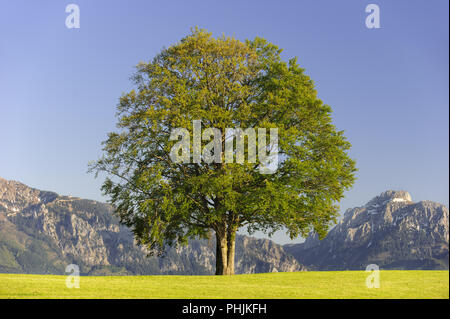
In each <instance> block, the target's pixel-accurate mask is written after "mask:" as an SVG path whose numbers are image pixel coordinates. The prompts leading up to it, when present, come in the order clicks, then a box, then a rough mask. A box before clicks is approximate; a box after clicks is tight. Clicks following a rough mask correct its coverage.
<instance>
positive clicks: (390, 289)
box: [0, 270, 449, 299]
mask: <svg viewBox="0 0 450 319" xmlns="http://www.w3.org/2000/svg"><path fill="white" fill-rule="evenodd" d="M368 274H369V273H367V272H364V271H326V272H297V273H270V274H252V275H235V276H104V277H103V276H102V277H100V276H99V277H81V278H80V288H79V289H76V288H72V289H69V288H67V287H66V282H65V281H66V276H53V275H16V274H0V298H161V299H162V298H189V299H197V298H332V299H335V298H447V299H448V298H449V272H448V271H387V270H386V271H384V270H382V271H380V288H371V289H369V288H367V287H366V284H365V281H366V277H367V276H368Z"/></svg>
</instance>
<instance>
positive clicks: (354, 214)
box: [286, 190, 449, 270]
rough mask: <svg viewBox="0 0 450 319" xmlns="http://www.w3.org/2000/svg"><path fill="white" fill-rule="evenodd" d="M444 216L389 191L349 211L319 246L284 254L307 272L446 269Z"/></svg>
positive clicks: (311, 241)
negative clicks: (376, 267) (372, 268)
mask: <svg viewBox="0 0 450 319" xmlns="http://www.w3.org/2000/svg"><path fill="white" fill-rule="evenodd" d="M448 219H449V211H448V208H447V207H445V206H444V205H442V204H439V203H434V202H430V201H421V202H419V203H414V202H413V201H412V198H411V195H410V194H409V193H408V192H406V191H393V190H389V191H386V192H383V193H381V194H380V195H378V196H376V197H374V198H373V199H372V200H371V201H369V202H368V203H367V204H366V205H364V206H361V207H355V208H351V209H348V210H347V211H346V212H345V215H344V218H343V219H342V220H341V221H340V222H339V223H338V224H337V225H336V226H335V227H334V228H333V229H331V230H330V232H329V233H328V235H327V236H326V238H324V239H323V240H319V239H318V238H317V236H316V235H315V234H312V235H311V236H309V237H308V238H307V239H306V241H305V242H304V243H302V244H298V245H290V246H286V250H287V251H288V252H290V253H292V254H293V255H295V256H296V257H297V259H298V260H299V262H301V263H304V264H305V265H306V266H307V267H308V266H309V267H311V266H312V267H316V268H318V269H321V270H325V269H334V270H336V269H363V268H364V267H365V266H364V265H368V264H371V263H375V264H378V265H380V266H381V265H383V266H385V267H388V268H403V269H417V268H422V269H448V252H449V243H448V240H449V226H448Z"/></svg>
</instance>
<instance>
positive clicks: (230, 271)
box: [227, 226, 236, 275]
mask: <svg viewBox="0 0 450 319" xmlns="http://www.w3.org/2000/svg"><path fill="white" fill-rule="evenodd" d="M235 247H236V229H235V227H233V226H229V227H228V230H227V248H228V249H227V263H228V264H227V275H234V255H235Z"/></svg>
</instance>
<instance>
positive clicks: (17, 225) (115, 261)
mask: <svg viewBox="0 0 450 319" xmlns="http://www.w3.org/2000/svg"><path fill="white" fill-rule="evenodd" d="M214 237H215V236H212V238H211V239H210V240H206V239H201V240H200V239H192V240H190V241H189V244H188V245H187V246H178V247H167V250H166V254H165V255H164V256H163V257H156V256H150V257H148V256H147V253H146V251H145V249H144V248H142V247H139V246H137V245H136V244H135V241H134V239H133V234H132V232H131V231H130V229H128V228H127V227H126V226H123V225H121V224H120V223H119V222H118V220H117V219H116V218H115V216H114V214H113V208H112V207H111V206H110V205H108V204H105V203H101V202H98V201H93V200H86V199H81V198H76V197H71V196H60V195H58V194H57V193H54V192H48V191H41V190H38V189H34V188H31V187H28V186H26V185H24V184H22V183H20V182H16V181H7V180H5V179H2V178H0V273H36V274H64V273H65V268H66V266H67V265H69V264H77V265H78V266H79V267H80V270H81V273H82V274H84V275H155V274H184V275H193V274H196V275H209V274H213V273H214V271H215V239H214ZM448 243H449V230H448V208H447V207H445V206H444V205H441V204H438V203H434V202H429V201H423V202H419V203H414V202H413V201H412V199H411V196H410V195H409V194H408V193H407V192H403V191H387V192H384V193H382V194H381V195H379V196H376V197H375V198H374V199H372V200H371V201H370V202H369V203H367V204H366V205H364V206H362V207H356V208H353V209H349V210H347V211H346V213H345V215H344V217H343V219H342V220H341V221H340V222H339V223H338V224H337V225H336V226H335V227H334V228H332V229H331V230H330V232H329V233H328V235H327V236H326V237H325V238H324V239H323V240H319V239H318V238H317V235H315V234H311V235H310V236H309V237H308V238H307V239H306V241H305V242H304V243H301V244H288V245H284V246H282V245H278V244H276V243H274V242H273V241H271V240H269V239H257V238H253V237H249V236H244V235H238V236H237V239H236V260H235V263H236V265H235V267H236V273H238V274H239V273H241V274H242V273H261V272H277V271H283V272H289V271H304V270H346V269H358V270H364V269H365V267H366V266H367V265H368V264H377V265H379V266H380V268H385V269H448V265H449V262H448V256H449V253H448V251H449V244H448Z"/></svg>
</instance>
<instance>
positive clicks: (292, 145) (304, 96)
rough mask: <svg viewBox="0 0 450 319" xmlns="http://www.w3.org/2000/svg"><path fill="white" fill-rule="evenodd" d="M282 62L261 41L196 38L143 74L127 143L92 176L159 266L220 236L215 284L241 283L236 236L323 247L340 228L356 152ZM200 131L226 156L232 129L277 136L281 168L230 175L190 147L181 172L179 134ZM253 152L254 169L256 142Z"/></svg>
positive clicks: (111, 150) (125, 126)
mask: <svg viewBox="0 0 450 319" xmlns="http://www.w3.org/2000/svg"><path fill="white" fill-rule="evenodd" d="M280 53H281V49H279V48H278V47H277V46H275V45H273V44H271V43H269V42H267V41H266V40H264V39H262V38H256V39H254V40H253V41H249V40H246V41H245V42H241V41H239V40H237V39H234V38H229V37H224V36H223V37H220V38H214V37H212V35H211V34H210V33H208V32H206V31H204V30H199V29H194V30H193V31H192V33H191V34H190V35H188V36H186V37H185V38H183V39H182V40H181V41H180V42H179V43H177V44H175V45H173V46H171V47H169V48H167V49H163V50H162V51H161V52H160V53H159V54H158V55H157V56H156V57H155V58H154V59H153V60H152V61H151V62H148V63H140V64H138V66H137V71H136V73H135V74H134V76H133V78H132V80H133V83H134V86H135V89H133V90H131V91H130V92H129V93H127V94H123V95H122V97H121V98H120V102H119V104H118V106H117V109H118V112H117V116H118V124H117V126H118V131H117V132H113V133H109V135H108V138H107V140H106V141H105V142H103V146H104V148H103V151H104V155H103V156H102V157H101V158H100V159H99V160H97V161H96V162H95V163H92V164H91V167H90V169H91V170H92V171H95V172H96V173H98V172H103V173H105V172H106V173H107V177H106V179H105V181H104V183H103V186H102V190H103V192H104V194H105V195H108V196H109V198H110V203H111V204H112V205H113V207H114V208H115V212H116V214H117V215H118V217H119V218H120V221H121V222H122V223H124V224H126V225H127V226H129V227H130V228H131V229H132V231H133V232H134V235H135V238H136V240H137V242H138V244H140V245H143V246H145V247H147V248H148V250H149V251H150V252H154V253H159V254H161V253H163V251H164V247H165V246H166V245H170V246H171V245H176V244H186V243H187V242H188V240H189V238H194V237H200V238H205V237H208V236H210V234H212V232H214V233H215V236H216V247H217V249H216V274H217V275H224V274H234V255H235V236H236V231H237V230H238V229H239V228H241V227H247V230H248V231H249V232H250V233H252V232H254V231H257V230H259V231H263V232H265V233H267V234H269V235H272V234H273V233H274V232H275V231H277V230H280V229H285V230H286V231H287V233H288V234H289V236H290V237H291V238H295V237H298V236H299V235H302V236H306V235H307V234H308V233H309V232H310V231H315V232H317V233H318V234H319V236H322V237H323V236H324V235H325V234H326V232H327V230H328V227H329V226H330V225H331V224H332V223H334V222H336V217H337V215H338V206H337V203H338V202H339V201H340V199H342V197H343V192H344V191H345V190H346V189H348V188H349V187H351V186H352V184H353V182H354V172H355V170H356V169H355V163H354V161H353V160H352V159H350V158H349V156H348V154H347V152H348V150H349V148H350V146H351V145H350V143H349V142H348V141H347V140H346V139H345V137H344V135H343V132H342V131H338V130H336V128H335V126H334V125H333V124H332V119H331V108H330V107H329V106H328V105H326V104H323V102H322V101H321V100H320V99H318V97H317V92H316V90H315V89H314V84H313V81H312V80H311V79H310V78H309V77H308V76H307V75H305V73H304V70H303V69H302V68H300V67H299V65H298V64H297V60H296V59H295V58H293V59H291V60H289V61H288V62H285V61H283V60H282V59H281V57H280ZM194 120H201V121H202V122H201V125H202V129H203V130H206V129H208V128H212V129H218V130H219V132H222V135H221V136H220V137H219V138H220V140H219V144H220V143H221V144H222V146H224V145H225V140H226V139H227V138H229V136H228V137H227V136H226V134H224V133H223V132H225V129H226V128H243V129H245V128H267V129H269V128H277V129H278V154H279V163H278V168H277V169H273V168H272V173H271V174H262V173H261V170H260V168H261V166H262V165H263V164H264V163H262V161H261V158H260V155H259V154H258V159H257V160H256V162H254V163H252V162H250V161H244V163H236V161H234V162H233V163H226V162H225V160H224V156H225V154H224V149H225V147H222V151H221V153H220V159H222V160H221V161H220V162H217V161H213V162H210V161H209V162H208V161H205V160H201V161H198V157H197V160H195V158H194V157H195V156H199V153H198V152H197V153H195V151H194V150H193V148H195V147H194V146H193V141H192V140H193V139H192V138H191V139H190V147H189V148H188V149H187V153H185V155H186V154H188V157H185V159H187V160H185V161H183V162H177V161H174V160H173V157H171V156H170V152H171V149H172V148H173V147H174V145H175V143H178V142H177V141H174V140H173V139H171V138H170V136H171V133H173V132H174V129H176V128H185V129H187V130H188V132H189V133H191V136H192V133H193V127H194V125H193V121H194ZM268 131H269V130H268ZM267 138H268V139H269V137H267ZM206 142H208V141H206ZM206 142H204V143H206ZM270 145H271V144H270V143H269V146H270ZM246 146H247V147H246V148H245V155H246V156H247V158H248V156H249V154H248V150H249V149H250V148H249V147H248V146H249V142H248V138H247V144H246ZM272 146H273V145H272ZM185 151H186V149H185ZM213 153H214V152H211V153H210V154H211V155H212V154H213ZM215 154H217V153H215ZM236 155H237V154H236V152H234V153H233V156H235V157H236ZM204 156H205V154H203V157H204ZM200 157H202V155H201V153H200Z"/></svg>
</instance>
